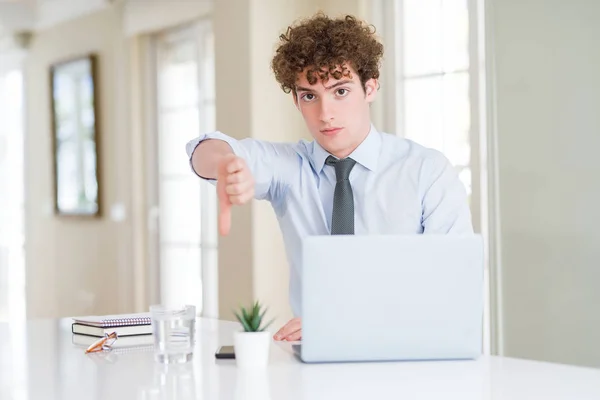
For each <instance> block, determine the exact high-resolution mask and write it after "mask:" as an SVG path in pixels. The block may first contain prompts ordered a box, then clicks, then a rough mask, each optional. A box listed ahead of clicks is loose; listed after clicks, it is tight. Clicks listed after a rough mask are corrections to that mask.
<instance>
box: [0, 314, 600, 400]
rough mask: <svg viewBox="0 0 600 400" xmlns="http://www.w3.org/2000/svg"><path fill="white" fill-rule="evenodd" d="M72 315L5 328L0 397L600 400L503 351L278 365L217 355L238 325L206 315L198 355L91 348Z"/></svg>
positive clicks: (590, 389) (576, 381)
mask: <svg viewBox="0 0 600 400" xmlns="http://www.w3.org/2000/svg"><path fill="white" fill-rule="evenodd" d="M70 323H71V320H70V319H62V320H32V321H27V322H21V323H11V324H7V323H2V324H0V399H3V400H4V399H23V400H25V399H35V400H37V399H44V400H52V399H61V400H64V399H90V400H91V399H144V400H145V399H260V400H269V399H311V400H314V399H327V400H331V399H361V400H362V399H377V398H385V399H389V398H394V399H411V400H412V399H457V400H459V399H460V400H471V399H489V400H501V399H507V400H508V399H510V400H519V399H528V400H529V399H544V400H556V399H569V400H572V399H577V400H587V399H590V400H591V399H600V370H596V369H590V368H579V367H573V366H566V365H558V364H550V363H542V362H534V361H525V360H518V359H511V358H501V357H482V358H480V359H479V360H477V361H443V362H384V363H350V364H303V363H302V362H300V361H298V359H297V358H296V357H295V356H294V355H293V354H292V352H291V348H290V345H289V344H284V343H276V342H273V345H272V347H271V353H270V364H269V367H268V368H267V369H265V370H263V371H252V372H244V371H243V370H241V369H239V368H237V367H236V365H235V361H234V360H215V357H214V353H215V350H216V348H217V347H218V346H219V345H221V344H225V345H226V344H232V340H233V339H232V332H233V331H234V329H236V328H237V324H234V323H231V322H223V321H216V320H205V319H200V320H199V321H198V324H197V335H198V336H197V339H198V340H197V345H196V348H195V353H194V358H193V361H192V362H190V363H187V364H183V365H178V366H168V367H167V366H163V365H160V364H157V363H156V362H154V359H153V353H152V349H151V348H150V349H148V348H146V349H138V350H132V351H129V352H124V351H121V350H116V349H115V350H113V351H112V352H104V353H96V354H84V349H83V348H81V347H77V346H75V345H74V344H73V342H72V334H71V330H70Z"/></svg>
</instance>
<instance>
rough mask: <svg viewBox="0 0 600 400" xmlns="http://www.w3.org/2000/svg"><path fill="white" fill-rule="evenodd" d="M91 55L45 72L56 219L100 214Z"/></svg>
mask: <svg viewBox="0 0 600 400" xmlns="http://www.w3.org/2000/svg"><path fill="white" fill-rule="evenodd" d="M96 73H97V71H96V56H95V55H93V54H91V55H87V56H83V57H79V58H76V59H73V60H69V61H65V62H61V63H57V64H54V65H52V66H51V68H50V86H51V90H50V93H51V114H52V152H53V157H54V210H55V213H56V214H57V215H61V216H82V217H98V216H100V211H101V204H100V182H99V181H100V180H99V177H98V165H99V163H98V136H99V132H98V109H97V107H98V94H97V92H98V90H97V79H96Z"/></svg>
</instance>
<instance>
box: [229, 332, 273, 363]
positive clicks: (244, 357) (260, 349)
mask: <svg viewBox="0 0 600 400" xmlns="http://www.w3.org/2000/svg"><path fill="white" fill-rule="evenodd" d="M233 343H234V349H235V361H236V364H237V366H238V367H243V368H259V367H266V366H267V365H268V364H269V347H270V346H271V333H270V332H268V331H263V332H243V331H241V332H235V334H234V338H233Z"/></svg>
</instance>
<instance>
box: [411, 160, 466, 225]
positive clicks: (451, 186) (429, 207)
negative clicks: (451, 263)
mask: <svg viewBox="0 0 600 400" xmlns="http://www.w3.org/2000/svg"><path fill="white" fill-rule="evenodd" d="M421 182H422V187H423V190H424V193H423V197H422V199H423V216H422V225H423V233H437V234H447V233H451V234H472V233H473V223H472V221H471V211H470V209H469V202H468V199H467V192H466V190H465V187H464V185H463V183H462V182H461V181H460V179H459V178H458V174H457V172H456V169H455V168H454V167H453V166H452V164H450V162H449V161H448V159H447V158H446V157H445V156H444V155H443V154H442V153H440V152H438V151H433V153H432V155H431V156H430V157H429V158H428V159H427V160H425V161H424V162H423V167H422V171H421Z"/></svg>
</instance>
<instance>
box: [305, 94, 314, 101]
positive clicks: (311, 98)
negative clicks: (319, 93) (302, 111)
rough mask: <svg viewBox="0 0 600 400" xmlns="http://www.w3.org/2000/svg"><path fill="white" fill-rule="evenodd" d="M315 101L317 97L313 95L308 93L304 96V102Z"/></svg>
mask: <svg viewBox="0 0 600 400" xmlns="http://www.w3.org/2000/svg"><path fill="white" fill-rule="evenodd" d="M314 99H315V95H314V94H311V93H306V94H305V95H303V96H302V100H304V101H312V100H314Z"/></svg>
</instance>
